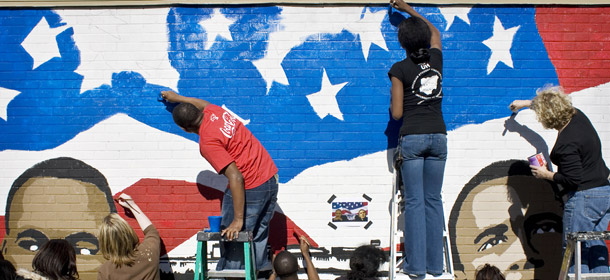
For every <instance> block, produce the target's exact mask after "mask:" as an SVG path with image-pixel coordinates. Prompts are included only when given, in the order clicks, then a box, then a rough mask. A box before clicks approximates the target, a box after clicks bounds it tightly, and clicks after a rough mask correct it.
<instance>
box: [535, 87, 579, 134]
mask: <svg viewBox="0 0 610 280" xmlns="http://www.w3.org/2000/svg"><path fill="white" fill-rule="evenodd" d="M531 109H532V110H534V112H536V117H537V119H538V121H539V122H540V123H541V124H542V126H543V127H544V128H547V129H556V130H561V129H562V128H563V127H565V126H566V125H567V124H568V122H570V120H571V119H572V116H574V114H575V113H576V109H574V106H572V101H571V100H570V97H569V96H568V95H567V94H565V93H564V92H563V89H562V88H561V87H559V86H554V87H551V86H547V87H544V88H541V89H539V90H538V91H537V92H536V97H534V99H532V105H531Z"/></svg>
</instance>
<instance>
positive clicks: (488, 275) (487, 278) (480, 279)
mask: <svg viewBox="0 0 610 280" xmlns="http://www.w3.org/2000/svg"><path fill="white" fill-rule="evenodd" d="M504 279H505V278H504V275H503V274H502V272H500V269H499V268H497V267H495V266H493V265H490V264H488V263H486V264H485V265H484V266H483V267H482V268H481V269H478V270H477V272H476V280H504Z"/></svg>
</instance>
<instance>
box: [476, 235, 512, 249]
mask: <svg viewBox="0 0 610 280" xmlns="http://www.w3.org/2000/svg"><path fill="white" fill-rule="evenodd" d="M506 241H508V237H506V236H504V235H499V236H495V237H492V238H490V239H489V240H487V241H485V243H483V245H481V247H479V249H478V250H477V252H483V251H485V250H489V249H491V248H493V247H494V246H496V245H500V244H502V243H504V242H506Z"/></svg>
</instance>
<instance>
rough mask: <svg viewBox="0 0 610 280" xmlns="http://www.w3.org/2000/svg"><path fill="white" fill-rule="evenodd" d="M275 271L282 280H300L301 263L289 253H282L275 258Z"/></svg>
mask: <svg viewBox="0 0 610 280" xmlns="http://www.w3.org/2000/svg"><path fill="white" fill-rule="evenodd" d="M273 269H274V270H275V274H277V276H278V277H280V279H282V280H291V279H298V276H297V272H298V271H299V263H298V261H297V258H296V257H295V256H293V255H292V254H291V253H290V252H288V251H281V252H279V253H278V254H277V255H276V256H275V259H274V260H273Z"/></svg>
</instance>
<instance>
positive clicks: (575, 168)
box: [553, 144, 583, 189]
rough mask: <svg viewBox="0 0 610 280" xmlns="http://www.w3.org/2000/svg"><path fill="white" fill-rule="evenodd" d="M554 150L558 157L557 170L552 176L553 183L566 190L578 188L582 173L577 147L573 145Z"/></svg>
mask: <svg viewBox="0 0 610 280" xmlns="http://www.w3.org/2000/svg"><path fill="white" fill-rule="evenodd" d="M556 149H557V153H558V154H559V155H560V158H559V162H558V164H557V166H558V167H559V170H558V172H557V173H555V175H553V181H555V183H558V184H561V185H562V186H563V187H564V188H567V189H574V188H576V187H578V185H579V184H580V183H581V181H582V171H583V170H582V164H581V158H580V153H579V152H578V147H577V146H576V145H574V144H566V145H562V146H561V147H558V148H556Z"/></svg>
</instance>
